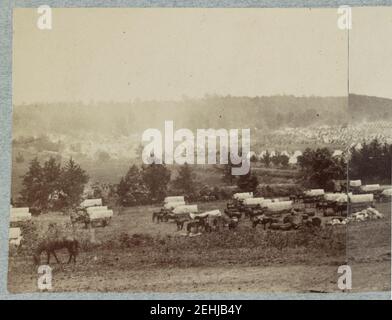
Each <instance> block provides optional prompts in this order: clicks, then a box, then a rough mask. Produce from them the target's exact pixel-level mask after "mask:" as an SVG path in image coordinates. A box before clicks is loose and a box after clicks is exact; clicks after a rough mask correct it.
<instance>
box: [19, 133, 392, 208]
mask: <svg viewBox="0 0 392 320" xmlns="http://www.w3.org/2000/svg"><path fill="white" fill-rule="evenodd" d="M282 159H283V160H282ZM347 159H349V162H348V163H349V167H348V168H347ZM391 159H392V145H390V144H386V143H384V144H381V143H380V142H379V141H378V140H373V141H372V142H370V143H368V144H366V143H363V145H362V148H361V149H355V148H352V149H350V153H348V154H342V155H341V156H333V153H332V152H331V150H329V149H328V148H318V149H306V150H305V151H304V152H303V154H302V155H301V156H299V157H298V169H299V171H300V178H299V179H298V180H297V183H296V185H297V186H298V189H301V188H323V189H325V190H326V191H343V190H337V189H336V188H337V185H336V182H337V181H338V182H339V181H345V180H347V172H348V174H349V179H361V180H362V181H363V183H380V184H381V183H387V184H390V183H391V164H392V163H391V161H392V160H391ZM260 162H261V164H262V165H264V166H265V167H269V166H270V165H271V164H273V165H275V166H276V167H275V169H276V170H278V167H279V168H284V167H286V166H287V159H286V157H284V156H282V155H279V154H278V155H276V157H275V161H274V157H270V156H269V154H268V153H266V155H265V156H264V157H263V158H262V159H261V161H260ZM274 162H275V163H274ZM252 163H253V164H254V163H255V161H253V162H252ZM232 167H233V165H232V164H231V163H229V164H227V165H216V166H215V169H216V172H217V173H218V174H220V175H221V184H220V185H214V186H209V185H205V184H203V181H198V179H196V175H195V172H194V168H193V166H192V165H188V164H185V165H182V166H180V167H179V168H178V170H170V169H169V167H168V166H166V165H165V164H154V163H153V164H150V165H141V166H137V165H132V166H131V167H130V168H129V170H128V171H127V173H126V174H125V175H124V176H123V177H122V178H121V179H120V181H119V183H118V184H117V185H114V186H110V187H109V188H108V187H107V186H106V189H108V190H109V193H107V192H106V193H104V192H103V190H100V186H99V184H95V185H94V186H93V196H95V197H104V196H103V195H104V194H106V196H107V197H110V198H113V199H115V201H116V203H117V204H118V205H121V206H134V205H141V204H153V203H160V202H161V201H162V200H163V198H164V197H165V196H167V195H176V194H181V195H185V196H186V198H187V199H188V200H189V201H199V200H216V199H227V198H230V197H231V194H232V192H234V191H235V190H242V191H253V192H255V193H256V194H257V193H260V192H261V194H262V195H264V196H266V192H267V193H268V194H269V195H270V196H274V192H273V188H272V187H273V184H272V186H268V185H266V186H263V188H261V189H260V186H261V185H259V177H260V176H258V175H257V174H256V173H255V170H252V167H251V170H250V172H249V173H248V174H246V175H243V176H233V175H231V169H232ZM22 178H23V190H22V191H21V194H20V198H19V199H18V202H19V204H21V205H26V206H29V207H31V208H36V209H39V210H43V211H45V210H50V209H54V210H62V209H64V208H70V207H75V206H77V205H79V204H80V201H81V198H82V196H83V192H84V189H85V185H86V183H87V182H88V179H89V178H88V176H87V174H86V172H85V171H84V170H83V169H82V168H81V167H80V166H79V165H78V164H77V163H76V162H75V161H74V160H73V159H72V158H71V159H70V160H69V161H68V162H67V163H66V164H65V165H64V166H63V167H61V164H60V162H58V161H57V160H56V159H55V158H50V159H49V160H47V161H46V162H44V163H43V165H41V164H40V162H39V161H38V160H37V159H34V160H32V161H31V162H30V166H29V170H28V172H27V173H26V174H25V175H24V176H23V177H22ZM294 189H295V188H294ZM294 189H293V188H291V189H290V190H294ZM259 191H260V192H259ZM290 192H291V191H290ZM282 193H285V191H283V190H281V191H279V195H282ZM284 195H288V194H284ZM106 196H105V197H106ZM106 200H108V199H106Z"/></svg>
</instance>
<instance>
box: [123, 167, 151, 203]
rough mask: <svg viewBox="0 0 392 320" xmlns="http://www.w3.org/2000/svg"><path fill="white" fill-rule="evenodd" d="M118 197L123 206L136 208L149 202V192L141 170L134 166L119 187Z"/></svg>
mask: <svg viewBox="0 0 392 320" xmlns="http://www.w3.org/2000/svg"><path fill="white" fill-rule="evenodd" d="M117 195H118V200H119V203H120V204H121V205H122V206H126V207H128V206H134V205H137V204H143V203H146V202H147V199H148V190H147V188H146V186H145V184H144V181H143V178H142V173H141V170H140V169H139V168H138V167H137V166H136V165H132V166H131V167H130V168H129V169H128V172H127V173H126V175H125V176H124V177H122V178H121V180H120V183H119V184H118V185H117Z"/></svg>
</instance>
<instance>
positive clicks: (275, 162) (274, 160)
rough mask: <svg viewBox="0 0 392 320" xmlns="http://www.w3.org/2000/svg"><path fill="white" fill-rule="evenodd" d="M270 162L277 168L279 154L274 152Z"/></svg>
mask: <svg viewBox="0 0 392 320" xmlns="http://www.w3.org/2000/svg"><path fill="white" fill-rule="evenodd" d="M271 162H272V164H273V165H274V166H276V167H277V166H279V164H280V154H279V153H278V152H276V153H275V154H274V155H273V156H272V157H271Z"/></svg>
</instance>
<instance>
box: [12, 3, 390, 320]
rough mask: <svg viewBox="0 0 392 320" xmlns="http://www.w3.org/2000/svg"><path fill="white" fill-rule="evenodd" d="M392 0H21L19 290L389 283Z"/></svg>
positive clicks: (337, 287)
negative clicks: (361, 1)
mask: <svg viewBox="0 0 392 320" xmlns="http://www.w3.org/2000/svg"><path fill="white" fill-rule="evenodd" d="M391 16H392V8H390V7H349V6H341V7H336V8H51V7H50V6H41V7H39V8H15V9H14V10H13V26H12V39H13V40H12V163H11V192H10V199H9V200H10V203H9V208H10V209H9V250H8V279H7V286H8V287H7V289H8V291H9V292H10V293H40V292H48V293H52V292H53V293H63V292H72V293H91V292H98V293H254V294H258V293H264V294H276V293H290V294H296V293H301V294H302V293H318V294H331V293H347V294H349V293H360V292H386V293H389V294H390V292H391V198H392V181H391V176H392V175H391V161H392V160H391V159H392V158H391V157H392V90H391V86H390V84H391V82H392V66H391V64H390V63H388V61H389V60H390V57H391V55H392V43H391V42H390V35H391V32H392V20H391ZM7 206H8V204H7ZM156 311H157V310H156ZM157 312H158V311H157ZM233 312H234V311H233ZM238 313H239V310H238Z"/></svg>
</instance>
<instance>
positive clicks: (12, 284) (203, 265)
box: [8, 201, 391, 293]
mask: <svg viewBox="0 0 392 320" xmlns="http://www.w3.org/2000/svg"><path fill="white" fill-rule="evenodd" d="M225 204H226V202H224V201H216V202H209V203H204V204H199V208H200V211H203V210H208V209H213V208H214V209H215V208H219V209H221V210H222V209H223V208H224V207H225ZM376 208H377V209H378V210H379V211H380V212H382V213H383V214H384V218H383V219H381V220H369V221H365V222H354V223H352V224H350V225H348V226H347V227H344V226H335V227H332V228H341V230H340V231H342V230H343V232H344V233H345V238H346V243H344V244H343V245H344V247H343V249H334V248H330V249H329V248H326V249H325V250H318V251H317V250H314V249H309V248H308V247H305V246H304V247H301V246H298V245H295V246H290V247H288V248H280V249H279V248H269V247H268V246H264V247H262V246H259V245H257V244H258V243H259V242H257V241H253V240H252V239H258V237H263V236H266V233H267V232H268V231H264V230H262V228H261V227H258V228H257V229H256V230H255V229H252V228H250V222H249V220H248V219H242V221H241V223H240V225H239V228H238V230H236V231H235V232H233V231H226V230H225V231H221V233H222V234H218V235H217V234H209V235H207V234H206V235H202V236H199V237H194V238H189V237H183V236H181V235H180V234H179V232H177V231H176V225H175V224H174V223H172V222H168V223H159V224H157V223H152V222H151V214H152V212H153V211H154V210H156V209H157V208H154V207H147V206H144V207H134V208H125V209H124V208H123V209H122V210H115V216H114V217H113V220H112V222H111V224H110V225H109V226H107V227H105V228H97V229H96V239H97V240H98V241H99V242H100V243H101V244H100V245H98V246H97V247H94V248H83V247H82V248H81V250H80V254H79V256H78V260H77V263H76V264H75V265H73V264H70V265H66V264H62V265H57V264H54V263H51V267H52V268H53V291H56V292H70V291H78V292H81V291H83V292H85V291H90V292H94V291H99V292H127V291H128V292H310V291H314V292H337V291H339V289H338V287H337V279H338V277H339V274H338V273H337V268H338V266H339V265H342V264H345V263H348V264H349V265H350V266H352V271H353V291H362V292H363V291H390V283H391V278H390V274H391V265H390V259H391V254H390V253H391V246H390V244H391V231H390V230H391V206H390V204H389V203H381V204H377V205H376ZM33 221H34V223H41V224H42V223H49V222H62V221H64V222H65V221H68V220H67V217H66V216H63V215H61V214H56V213H50V214H46V215H42V216H40V217H38V218H34V219H33ZM79 228H80V229H81V228H82V226H80V227H79ZM342 228H344V229H342ZM80 232H84V233H87V232H88V231H87V230H84V231H82V230H80ZM278 232H280V233H282V231H278ZM283 233H286V234H287V235H289V232H283ZM124 234H126V235H129V237H130V239H131V240H130V241H127V242H126V245H123V244H122V242H121V241H120V240H118V239H119V238H121V235H124ZM135 234H136V235H137V237H135V238H134V237H133V235H135ZM271 235H272V236H273V234H271ZM271 235H269V236H268V237H270V236H271ZM217 237H220V238H219V241H221V242H220V243H223V244H224V245H223V246H222V245H215V244H214V241H218V240H217V239H218V238H217ZM252 237H253V238H252ZM268 237H267V238H266V239H270V238H268ZM287 237H288V236H287ZM154 239H158V240H154ZM236 239H239V240H238V241H245V242H243V243H241V244H240V243H239V244H238V246H237V245H236V242H235V241H236ZM244 239H245V240H244ZM247 239H250V240H247ZM157 243H158V244H157ZM233 243H234V244H233ZM331 243H332V242H331ZM226 244H227V245H226ZM176 246H178V250H176ZM327 249H328V250H327ZM59 256H60V259H61V260H62V261H66V259H67V258H68V255H67V253H66V252H62V253H61V254H60V255H59ZM31 258H32V257H31V253H29V252H25V253H23V254H17V255H15V254H14V255H10V259H9V279H8V280H9V281H8V289H9V291H10V292H13V293H21V292H36V291H37V277H38V274H37V272H36V270H37V269H36V267H34V265H33V262H32V259H31ZM52 262H53V261H52Z"/></svg>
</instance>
